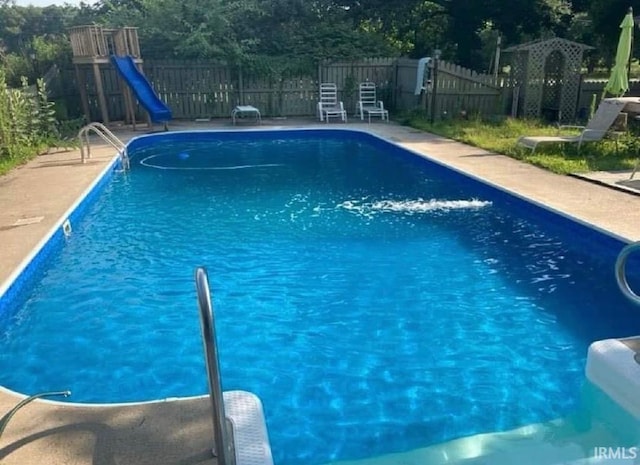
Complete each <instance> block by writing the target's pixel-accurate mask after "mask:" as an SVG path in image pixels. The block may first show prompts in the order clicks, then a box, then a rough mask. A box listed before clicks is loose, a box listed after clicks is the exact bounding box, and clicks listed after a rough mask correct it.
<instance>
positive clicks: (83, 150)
mask: <svg viewBox="0 0 640 465" xmlns="http://www.w3.org/2000/svg"><path fill="white" fill-rule="evenodd" d="M90 132H93V133H94V134H96V135H97V136H99V137H100V138H101V139H102V140H104V141H105V142H106V143H107V144H109V145H111V146H112V147H113V148H114V149H116V150H117V151H118V155H120V162H121V164H122V169H124V170H127V169H129V157H128V156H127V147H126V146H125V145H124V143H123V142H122V141H121V140H120V139H118V138H117V137H116V135H115V134H114V133H113V132H111V131H110V130H109V128H107V127H106V126H105V125H104V124H102V123H89V124H87V125H86V126H83V127H82V128H81V129H80V131H78V140H79V142H80V156H81V158H82V163H86V161H87V159H89V158H91V141H90V140H89V133H90Z"/></svg>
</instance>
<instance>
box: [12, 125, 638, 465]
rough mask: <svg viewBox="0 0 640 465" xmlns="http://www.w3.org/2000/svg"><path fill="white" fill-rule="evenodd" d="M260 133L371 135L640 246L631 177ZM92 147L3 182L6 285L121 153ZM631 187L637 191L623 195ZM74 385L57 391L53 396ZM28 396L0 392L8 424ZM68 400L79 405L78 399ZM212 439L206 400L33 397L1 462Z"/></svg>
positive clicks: (441, 149)
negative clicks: (371, 139)
mask: <svg viewBox="0 0 640 465" xmlns="http://www.w3.org/2000/svg"><path fill="white" fill-rule="evenodd" d="M352 121H353V120H352ZM253 127H254V126H245V125H238V126H235V127H234V126H232V125H231V122H230V121H228V120H225V121H219V122H205V123H175V124H172V125H171V127H170V128H171V129H172V130H180V129H229V130H242V129H245V128H253ZM260 127H261V128H268V127H287V128H295V127H304V128H309V127H318V128H332V129H333V128H348V129H361V130H367V131H371V132H373V133H376V134H379V135H380V136H382V137H384V138H387V139H390V140H392V141H394V142H396V143H398V144H399V145H401V146H403V147H406V148H408V149H410V150H412V151H414V152H419V153H423V154H428V156H429V157H430V158H432V159H435V160H437V161H439V162H441V163H443V164H445V165H448V166H450V167H452V168H455V169H456V170H459V171H461V172H464V173H466V174H469V175H471V176H474V177H478V178H481V179H484V180H487V181H488V182H490V183H491V184H493V185H496V186H499V187H501V188H503V189H506V190H508V191H510V192H513V193H517V194H519V195H521V196H523V197H526V198H529V199H532V200H533V201H535V202H537V203H540V204H543V205H546V206H548V207H550V208H552V209H554V210H556V211H559V212H562V213H564V214H566V215H568V216H571V217H573V218H575V219H577V220H579V221H582V222H585V223H589V224H592V225H594V226H595V227H597V228H599V229H602V230H605V231H609V232H610V233H612V234H614V235H615V236H618V237H620V238H623V239H625V240H627V241H638V240H640V195H638V194H639V193H640V181H639V182H638V184H639V185H638V187H637V189H636V188H635V186H636V184H634V183H633V182H632V183H626V184H627V185H625V184H624V183H625V181H626V180H627V179H628V177H629V174H628V173H600V174H599V173H590V174H589V175H588V176H590V177H592V178H593V179H592V180H590V181H589V180H585V179H579V178H576V177H573V176H559V175H555V174H552V173H549V172H547V171H544V170H542V169H539V168H536V167H533V166H531V165H528V164H525V163H521V162H518V161H516V160H513V159H511V158H509V157H506V156H503V155H497V154H493V153H490V152H487V151H484V150H481V149H478V148H475V147H471V146H468V145H464V144H460V143H457V142H454V141H451V140H448V139H444V138H441V137H438V136H434V135H432V134H428V133H424V132H421V131H417V130H414V129H411V128H407V127H403V126H398V125H396V124H393V123H390V124H387V123H381V122H378V121H376V122H372V123H371V124H366V123H364V124H362V123H360V122H357V123H352V122H350V123H348V124H347V125H344V124H341V123H331V124H328V125H327V124H324V123H317V122H316V121H315V120H311V119H308V120H302V119H298V120H275V119H274V120H269V119H264V120H263V125H262V126H260ZM115 133H116V134H117V135H118V137H120V138H121V139H122V140H123V141H125V142H126V141H128V140H130V139H131V138H132V137H134V136H136V135H141V134H144V130H142V131H138V132H136V133H134V132H132V131H130V130H126V129H121V130H115ZM92 147H93V148H92V158H91V159H90V160H89V162H88V163H85V164H82V163H80V151H79V150H72V151H68V152H56V153H52V154H48V155H42V156H40V157H38V158H36V159H34V160H32V161H30V162H29V163H27V164H25V165H24V166H21V167H19V168H17V169H16V170H14V171H12V172H11V173H9V174H7V175H6V176H1V177H0V243H2V249H1V251H2V252H1V254H0V283H4V282H6V280H7V279H9V278H10V277H11V275H12V274H13V273H14V271H15V270H16V269H17V268H18V267H19V266H20V265H21V263H22V262H23V261H24V260H25V258H26V257H28V256H29V255H30V253H31V252H32V250H33V249H34V247H36V246H37V245H38V244H39V243H40V242H41V241H42V239H43V238H44V237H45V236H46V235H47V233H48V232H49V231H50V230H51V228H52V227H53V226H55V225H56V224H57V223H58V222H59V221H60V220H61V218H62V216H63V215H64V214H65V212H67V210H68V209H69V208H70V207H71V206H72V205H73V204H74V203H75V201H76V200H77V199H78V198H79V196H80V195H81V194H82V193H83V192H84V191H85V190H86V189H87V188H88V186H90V185H91V183H92V182H93V181H94V179H95V178H96V176H98V175H99V174H100V173H101V172H102V171H103V170H104V168H105V167H106V165H107V164H108V162H109V161H110V160H111V159H112V158H113V156H114V154H115V152H114V150H113V149H112V148H110V147H109V146H106V145H104V144H103V143H102V142H101V141H95V143H94V145H92ZM639 176H640V175H639ZM592 181H595V182H592ZM621 183H622V184H621ZM623 188H627V189H629V191H628V192H627V191H624V190H620V189H623ZM21 220H22V221H21ZM612 272H613V270H612ZM194 303H195V294H194ZM204 375H205V374H204V373H203V376H204ZM0 379H1V377H0ZM52 383H55V380H52ZM66 388H67V386H55V385H52V386H51V389H52V390H57V389H66ZM99 388H100V387H99V386H96V389H99ZM21 399H22V397H19V396H17V395H14V394H12V393H10V392H7V391H3V390H0V418H2V417H3V416H4V415H5V414H6V413H7V412H9V411H10V409H11V408H13V407H14V406H15V405H16V404H17V403H18V402H19V401H20V400H21ZM69 400H73V395H72V397H71V398H70V399H69ZM268 410H269V406H268V405H265V411H266V412H267V414H268ZM212 438H213V433H212V426H211V418H210V409H209V400H208V398H206V397H200V398H190V399H182V400H179V401H160V402H154V403H145V404H135V405H114V406H107V407H89V406H81V405H76V406H74V405H64V404H59V403H52V402H44V401H35V402H33V403H31V404H29V405H27V406H26V407H24V408H23V409H22V410H20V411H19V412H18V413H17V414H16V415H15V417H14V418H13V419H12V420H11V421H10V422H9V423H8V425H7V428H6V430H5V432H4V433H3V435H2V437H0V463H2V464H3V465H32V464H33V465H36V464H45V463H47V464H49V463H50V464H68V465H85V464H87V465H88V464H92V465H116V464H127V465H129V464H130V465H147V464H149V465H152V464H153V465H162V464H175V465H178V464H179V465H190V464H213V463H215V462H216V461H215V459H213V458H211V454H210V451H211V447H212V443H213V439H212Z"/></svg>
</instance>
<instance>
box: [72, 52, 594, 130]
mask: <svg viewBox="0 0 640 465" xmlns="http://www.w3.org/2000/svg"><path fill="white" fill-rule="evenodd" d="M142 66H143V72H144V74H145V75H146V77H147V79H149V81H150V82H151V84H152V86H153V88H154V89H155V91H156V92H157V93H158V95H159V96H160V98H161V99H162V100H164V101H165V102H166V103H167V105H168V106H169V107H170V108H171V110H172V112H173V116H174V118H176V119H197V118H229V116H230V114H231V110H232V109H233V107H235V106H236V105H239V104H244V105H253V106H256V107H258V108H260V110H261V112H262V114H263V115H264V116H270V117H287V116H294V117H295V116H313V115H315V114H316V105H317V101H318V88H319V84H320V83H321V82H334V83H336V85H337V86H338V91H339V97H340V98H341V100H342V101H343V102H344V104H345V108H346V109H347V112H348V113H349V115H353V114H354V113H355V104H356V101H357V99H358V84H359V83H360V82H365V81H370V82H374V83H375V84H376V86H377V90H378V98H379V99H380V100H383V101H384V104H385V107H386V108H389V109H390V110H391V111H392V112H399V111H406V110H415V109H421V110H426V111H427V114H429V115H430V114H431V111H433V112H434V113H433V116H434V119H440V118H444V117H456V116H459V115H460V114H461V113H463V112H466V114H469V115H471V114H478V115H483V116H491V115H504V114H508V113H509V111H510V105H511V101H510V99H511V96H512V94H513V89H510V88H508V87H506V85H505V83H504V82H503V81H502V80H500V79H498V80H497V79H496V78H495V77H494V76H492V75H487V74H479V73H476V72H474V71H472V70H469V69H466V68H462V67H460V66H457V65H455V64H452V63H448V62H445V61H441V60H440V61H439V62H438V65H437V66H438V69H437V79H436V86H435V101H434V99H433V98H432V97H433V91H434V89H433V86H432V85H431V86H429V85H426V86H425V87H426V88H425V90H423V91H422V92H421V93H419V94H416V93H415V90H416V84H417V82H416V81H417V77H416V76H417V70H418V60H413V59H408V58H373V59H363V60H359V61H353V62H327V63H320V64H319V65H318V67H317V70H316V71H315V72H310V73H308V74H302V75H290V76H279V77H278V76H272V75H261V74H260V73H257V72H249V71H247V70H245V69H242V68H241V67H238V66H231V65H228V64H225V63H220V62H215V61H184V60H146V61H145V62H144V63H143V65H142ZM81 72H83V73H85V75H84V76H82V78H83V80H84V82H86V85H87V91H88V92H87V94H88V99H89V110H90V117H91V120H92V121H99V120H100V118H101V116H100V111H99V105H98V96H97V93H96V85H95V82H94V78H93V72H92V71H91V69H90V68H86V69H83V70H82V71H81ZM100 76H101V79H102V83H103V86H104V89H105V98H106V103H107V107H108V114H109V117H110V119H111V120H112V121H117V120H124V119H125V114H126V111H125V105H124V95H123V86H124V84H123V83H122V82H121V80H120V78H119V77H118V75H117V73H116V71H115V69H114V68H113V67H111V66H110V65H108V64H106V65H100ZM431 78H433V67H432V66H431V67H429V68H428V69H427V72H426V73H425V84H427V83H428V80H429V79H431ZM61 81H62V84H64V86H63V87H64V88H65V90H63V91H62V94H63V95H62V97H63V98H64V99H65V100H66V101H67V102H71V101H74V99H75V101H78V95H77V94H78V90H77V86H75V84H74V83H75V82H77V76H76V75H74V74H73V71H70V70H64V71H63V72H62V73H61ZM603 86H604V84H603V83H597V84H593V83H583V85H582V90H581V93H580V105H579V107H584V106H585V102H587V99H588V98H590V96H591V95H592V94H593V93H598V94H600V93H601V92H602V87H603ZM420 87H421V86H420ZM586 106H588V104H587V105H586ZM138 117H140V119H142V118H143V112H142V111H141V110H139V111H138Z"/></svg>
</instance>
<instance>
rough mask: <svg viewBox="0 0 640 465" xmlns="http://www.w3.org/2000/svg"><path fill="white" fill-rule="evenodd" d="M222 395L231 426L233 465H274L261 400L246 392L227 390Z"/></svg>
mask: <svg viewBox="0 0 640 465" xmlns="http://www.w3.org/2000/svg"><path fill="white" fill-rule="evenodd" d="M222 396H223V398H224V409H225V415H226V417H227V419H228V420H229V421H230V422H231V425H232V427H233V439H234V445H235V454H236V465H273V456H272V455H271V445H270V444H269V435H268V434H267V424H266V422H265V418H264V411H263V410H262V402H260V399H258V397H257V396H256V395H255V394H252V393H250V392H247V391H226V392H223V393H222Z"/></svg>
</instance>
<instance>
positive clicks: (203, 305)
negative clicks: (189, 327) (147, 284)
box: [195, 267, 233, 465]
mask: <svg viewBox="0 0 640 465" xmlns="http://www.w3.org/2000/svg"><path fill="white" fill-rule="evenodd" d="M195 274H196V276H195V278H196V291H197V294H198V306H199V308H200V329H201V330H202V341H203V343H204V356H205V362H206V366H207V380H208V383H209V396H210V398H211V413H212V416H213V436H214V448H213V455H214V457H217V459H218V464H219V465H230V464H231V463H233V462H232V461H231V460H230V459H232V456H231V454H228V452H229V449H227V447H226V446H227V444H228V442H227V439H228V438H229V435H228V434H227V421H226V416H225V413H224V402H223V399H222V387H221V384H220V368H219V361H218V350H217V347H216V342H215V341H216V330H215V325H214V321H213V306H212V305H211V295H210V292H209V278H208V277H207V270H206V269H205V268H203V267H198V268H196V273H195Z"/></svg>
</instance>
